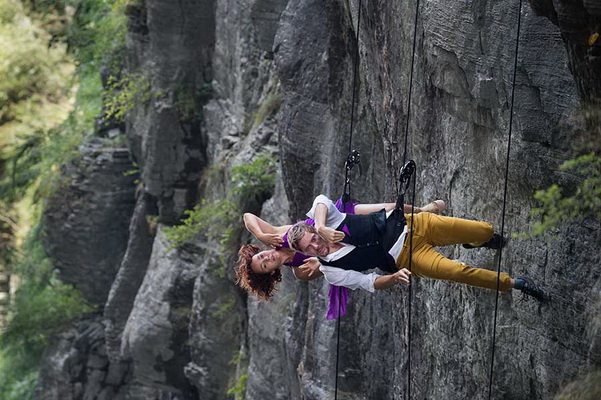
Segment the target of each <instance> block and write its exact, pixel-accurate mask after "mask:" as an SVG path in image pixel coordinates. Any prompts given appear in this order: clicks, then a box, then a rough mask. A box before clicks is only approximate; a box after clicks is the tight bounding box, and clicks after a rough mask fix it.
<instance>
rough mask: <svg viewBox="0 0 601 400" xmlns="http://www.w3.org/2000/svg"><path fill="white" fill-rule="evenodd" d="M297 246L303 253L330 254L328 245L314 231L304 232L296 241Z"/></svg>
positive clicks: (312, 254)
mask: <svg viewBox="0 0 601 400" xmlns="http://www.w3.org/2000/svg"><path fill="white" fill-rule="evenodd" d="M298 248H299V249H300V250H301V252H302V253H303V254H307V255H310V256H314V257H324V256H327V255H328V254H330V246H329V245H328V242H326V241H325V240H324V239H323V238H322V237H321V236H319V235H318V234H317V233H314V232H305V234H304V235H303V237H302V238H301V240H299V241H298Z"/></svg>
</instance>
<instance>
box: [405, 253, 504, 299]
mask: <svg viewBox="0 0 601 400" xmlns="http://www.w3.org/2000/svg"><path fill="white" fill-rule="evenodd" d="M411 271H412V272H413V273H414V274H415V275H418V276H422V277H424V278H432V279H444V280H448V281H454V282H459V283H465V284H466V285H471V286H479V287H483V288H487V289H492V290H495V289H496V288H497V272H496V271H491V270H488V269H483V268H472V267H469V266H467V265H465V264H463V263H460V262H456V261H452V260H449V259H448V258H446V257H444V256H443V255H442V254H440V253H439V252H437V251H436V250H434V249H433V248H432V247H431V246H429V245H428V244H424V245H423V246H420V248H419V249H414V252H413V262H412V268H411ZM510 288H511V279H510V277H509V275H508V274H506V273H505V272H501V276H500V283H499V290H500V291H502V292H506V291H508V290H509V289H510Z"/></svg>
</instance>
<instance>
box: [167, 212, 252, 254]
mask: <svg viewBox="0 0 601 400" xmlns="http://www.w3.org/2000/svg"><path fill="white" fill-rule="evenodd" d="M184 214H185V215H186V218H185V219H184V220H183V224H182V225H178V226H174V227H171V228H165V234H166V235H167V238H168V239H169V240H170V242H171V246H170V247H169V248H168V249H167V251H170V250H172V249H174V248H176V247H179V246H181V245H183V244H184V243H186V242H189V241H190V240H192V239H193V238H195V237H196V236H198V235H201V234H202V235H203V236H204V237H206V238H207V239H208V240H210V241H213V240H216V241H218V242H219V243H220V244H221V245H222V246H227V245H228V244H229V243H230V241H231V238H232V233H233V229H234V228H233V225H234V222H235V221H237V220H238V219H239V214H240V213H239V211H238V208H237V207H236V205H235V204H234V202H232V201H231V200H215V201H213V202H209V201H207V200H203V202H202V203H201V204H197V205H196V206H195V207H194V208H193V209H192V210H186V211H185V212H184Z"/></svg>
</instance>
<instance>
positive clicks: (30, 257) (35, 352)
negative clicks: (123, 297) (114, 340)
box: [0, 229, 93, 399]
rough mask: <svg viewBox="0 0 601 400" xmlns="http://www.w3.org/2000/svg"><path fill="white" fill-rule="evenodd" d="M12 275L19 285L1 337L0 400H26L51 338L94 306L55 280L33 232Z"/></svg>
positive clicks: (37, 238)
mask: <svg viewBox="0 0 601 400" xmlns="http://www.w3.org/2000/svg"><path fill="white" fill-rule="evenodd" d="M11 272H12V273H16V274H18V275H19V276H20V277H21V278H22V285H21V286H20V287H19V289H18V290H17V292H16V293H15V296H14V298H13V301H12V303H11V306H10V309H9V318H8V326H7V328H6V330H5V331H4V332H3V334H2V336H1V337H0V345H1V350H0V398H2V399H26V398H29V397H30V395H31V390H32V389H33V387H34V385H33V382H34V381H35V380H36V379H37V373H38V364H39V361H40V358H41V356H42V353H43V351H44V349H45V347H46V346H47V344H48V340H49V338H50V336H51V335H52V334H54V333H56V332H58V331H59V330H60V329H62V328H64V327H65V325H66V324H67V323H68V322H69V321H71V320H72V319H73V318H74V317H75V316H77V315H80V314H82V313H87V312H90V311H92V310H93V308H92V307H91V306H90V305H89V304H88V303H87V302H86V301H85V300H84V299H83V297H82V296H81V293H79V292H78V291H77V290H75V289H74V288H73V287H71V286H69V285H66V284H64V283H62V282H61V281H60V280H58V279H57V276H56V272H55V271H54V270H53V267H52V265H51V263H50V260H49V259H48V258H47V256H46V253H45V252H44V250H43V248H42V244H41V242H40V237H39V230H38V229H34V230H33V233H32V235H31V236H30V237H29V238H28V239H27V242H26V243H25V245H24V246H23V252H22V254H21V255H20V257H18V258H17V260H16V263H15V264H13V265H12V268H11ZM19 396H20V397H19Z"/></svg>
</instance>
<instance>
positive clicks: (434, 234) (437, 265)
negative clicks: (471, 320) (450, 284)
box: [397, 212, 510, 292]
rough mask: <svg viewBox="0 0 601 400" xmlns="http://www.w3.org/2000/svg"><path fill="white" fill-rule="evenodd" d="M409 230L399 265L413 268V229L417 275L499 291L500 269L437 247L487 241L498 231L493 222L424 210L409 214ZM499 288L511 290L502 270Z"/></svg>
mask: <svg viewBox="0 0 601 400" xmlns="http://www.w3.org/2000/svg"><path fill="white" fill-rule="evenodd" d="M405 216H406V218H407V227H408V228H409V233H407V237H406V238H405V244H404V245H403V250H402V251H401V254H400V256H399V258H398V259H397V267H398V268H409V244H410V242H411V238H410V235H411V231H413V261H412V264H411V273H412V274H413V275H414V276H419V277H424V278H432V279H445V280H448V281H455V282H459V283H465V284H467V285H472V286H479V287H483V288H487V289H493V290H495V289H496V288H497V272H496V271H490V270H488V269H482V268H472V267H469V266H467V265H465V264H462V263H460V262H456V261H452V260H449V259H448V258H446V257H444V256H443V255H442V254H440V253H439V252H437V251H436V250H434V249H433V247H436V246H448V245H453V244H459V243H484V242H486V241H488V240H489V239H490V238H491V237H492V235H493V233H494V231H493V227H492V225H491V224H489V223H487V222H482V221H470V220H467V219H461V218H453V217H444V216H441V215H436V214H432V213H429V212H422V213H419V214H414V215H413V218H412V217H411V214H405ZM499 289H500V290H501V291H503V292H506V291H508V290H509V289H510V278H509V275H508V274H506V273H504V272H501V277H500V283H499Z"/></svg>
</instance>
